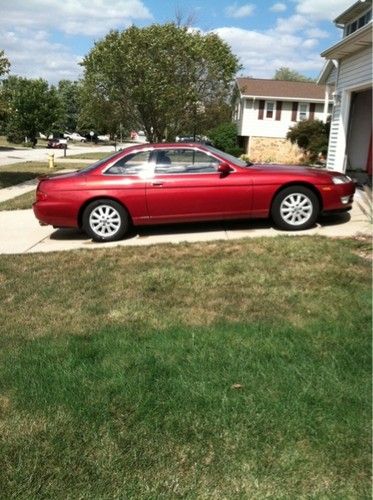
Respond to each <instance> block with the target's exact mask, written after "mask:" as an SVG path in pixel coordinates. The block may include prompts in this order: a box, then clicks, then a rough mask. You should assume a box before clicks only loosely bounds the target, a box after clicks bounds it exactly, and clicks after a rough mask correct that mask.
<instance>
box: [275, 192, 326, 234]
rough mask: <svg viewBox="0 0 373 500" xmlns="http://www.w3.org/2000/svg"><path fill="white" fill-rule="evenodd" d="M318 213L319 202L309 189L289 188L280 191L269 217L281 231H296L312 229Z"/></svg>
mask: <svg viewBox="0 0 373 500" xmlns="http://www.w3.org/2000/svg"><path fill="white" fill-rule="evenodd" d="M319 211H320V203H319V200H318V198H317V196H316V194H315V193H314V192H313V191H312V190H311V189H309V188H307V187H304V186H289V187H288V188H285V189H283V190H282V191H280V192H279V193H278V195H277V196H276V198H275V199H274V201H273V204H272V210H271V215H272V218H273V220H274V222H275V224H276V225H277V226H278V227H280V228H281V229H287V230H290V231H297V230H301V229H308V228H310V227H312V226H313V225H314V224H315V222H316V219H317V217H318V215H319Z"/></svg>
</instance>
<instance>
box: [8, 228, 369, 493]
mask: <svg viewBox="0 0 373 500" xmlns="http://www.w3.org/2000/svg"><path fill="white" fill-rule="evenodd" d="M370 251H371V246H370V243H369V241H366V240H364V239H360V240H352V239H351V240H347V239H346V240H332V239H327V238H322V237H299V238H290V237H278V238H268V239H267V238H258V239H255V240H243V241H235V242H212V243H197V244H179V245H160V246H150V247H146V248H143V247H141V248H139V247H136V248H135V247H131V248H130V247H126V248H123V247H117V248H111V249H105V248H103V249H102V250H97V251H95V252H92V251H86V250H82V251H76V252H69V253H67V252H61V253H53V254H33V255H17V256H14V255H12V256H2V258H1V260H0V300H1V302H2V304H3V308H2V314H1V316H0V329H1V331H2V335H1V337H0V341H1V349H0V357H1V359H0V419H1V420H0V425H1V433H0V436H1V437H0V440H1V449H2V452H1V454H0V483H1V484H2V495H3V496H4V498H21V499H23V498H24V499H26V498H34V497H35V498H36V497H43V498H67V497H68V498H75V497H79V498H87V499H88V498H161V497H162V498H175V497H188V498H258V499H259V498H267V497H272V498H306V497H307V498H308V497H315V498H370V485H371V483H370V472H371V453H370V452H371V450H370V448H371V446H370V443H371V425H370V424H371V412H370V408H371V376H370V374H371V339H370V337H371V335H370V332H371V263H370V259H367V258H365V256H366V255H368V254H369V252H370Z"/></svg>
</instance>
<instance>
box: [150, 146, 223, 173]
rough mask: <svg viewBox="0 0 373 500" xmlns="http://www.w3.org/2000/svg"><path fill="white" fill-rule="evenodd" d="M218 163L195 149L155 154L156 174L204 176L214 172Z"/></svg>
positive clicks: (165, 151) (162, 151)
mask: <svg viewBox="0 0 373 500" xmlns="http://www.w3.org/2000/svg"><path fill="white" fill-rule="evenodd" d="M218 165H219V161H218V160H217V159H216V158H213V157H212V156H209V155H207V154H206V153H203V152H202V151H198V150H195V149H179V148H177V149H161V150H157V152H156V161H155V173H156V174H204V173H210V172H216V171H217V168H218Z"/></svg>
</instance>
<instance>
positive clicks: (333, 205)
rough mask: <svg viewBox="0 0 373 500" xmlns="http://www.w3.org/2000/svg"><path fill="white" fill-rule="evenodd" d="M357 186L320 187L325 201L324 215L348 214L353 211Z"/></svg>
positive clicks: (332, 185) (335, 185) (350, 184)
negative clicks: (333, 213) (331, 213)
mask: <svg viewBox="0 0 373 500" xmlns="http://www.w3.org/2000/svg"><path fill="white" fill-rule="evenodd" d="M355 190H356V188H355V184H354V183H353V182H347V183H346V184H327V185H326V186H320V192H321V194H322V199H323V200H322V201H323V209H322V212H323V213H330V212H346V211H348V210H351V208H352V204H353V201H354V194H355Z"/></svg>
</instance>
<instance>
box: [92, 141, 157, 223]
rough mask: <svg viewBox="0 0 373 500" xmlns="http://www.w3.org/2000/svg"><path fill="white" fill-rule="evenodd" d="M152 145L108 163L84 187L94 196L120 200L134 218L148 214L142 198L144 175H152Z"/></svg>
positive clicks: (136, 219)
mask: <svg viewBox="0 0 373 500" xmlns="http://www.w3.org/2000/svg"><path fill="white" fill-rule="evenodd" d="M151 155H152V149H146V150H143V149H141V150H139V151H132V152H131V153H128V154H127V155H124V156H122V157H121V158H120V159H118V160H116V161H115V163H111V164H109V165H108V166H107V167H106V168H105V169H104V170H103V171H102V174H101V175H97V176H91V177H90V178H89V186H87V189H89V190H90V191H92V193H91V195H92V196H93V195H94V196H95V197H99V196H103V197H104V196H109V197H110V198H113V199H115V200H118V201H119V202H120V203H122V204H123V205H124V206H125V207H126V208H127V210H128V211H129V213H130V216H131V218H132V219H133V221H134V222H137V223H141V221H145V222H146V221H147V220H148V218H149V215H148V208H147V204H146V198H145V186H146V182H147V179H148V178H149V177H151V176H152V175H153V165H152V163H151V161H150V158H151Z"/></svg>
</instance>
